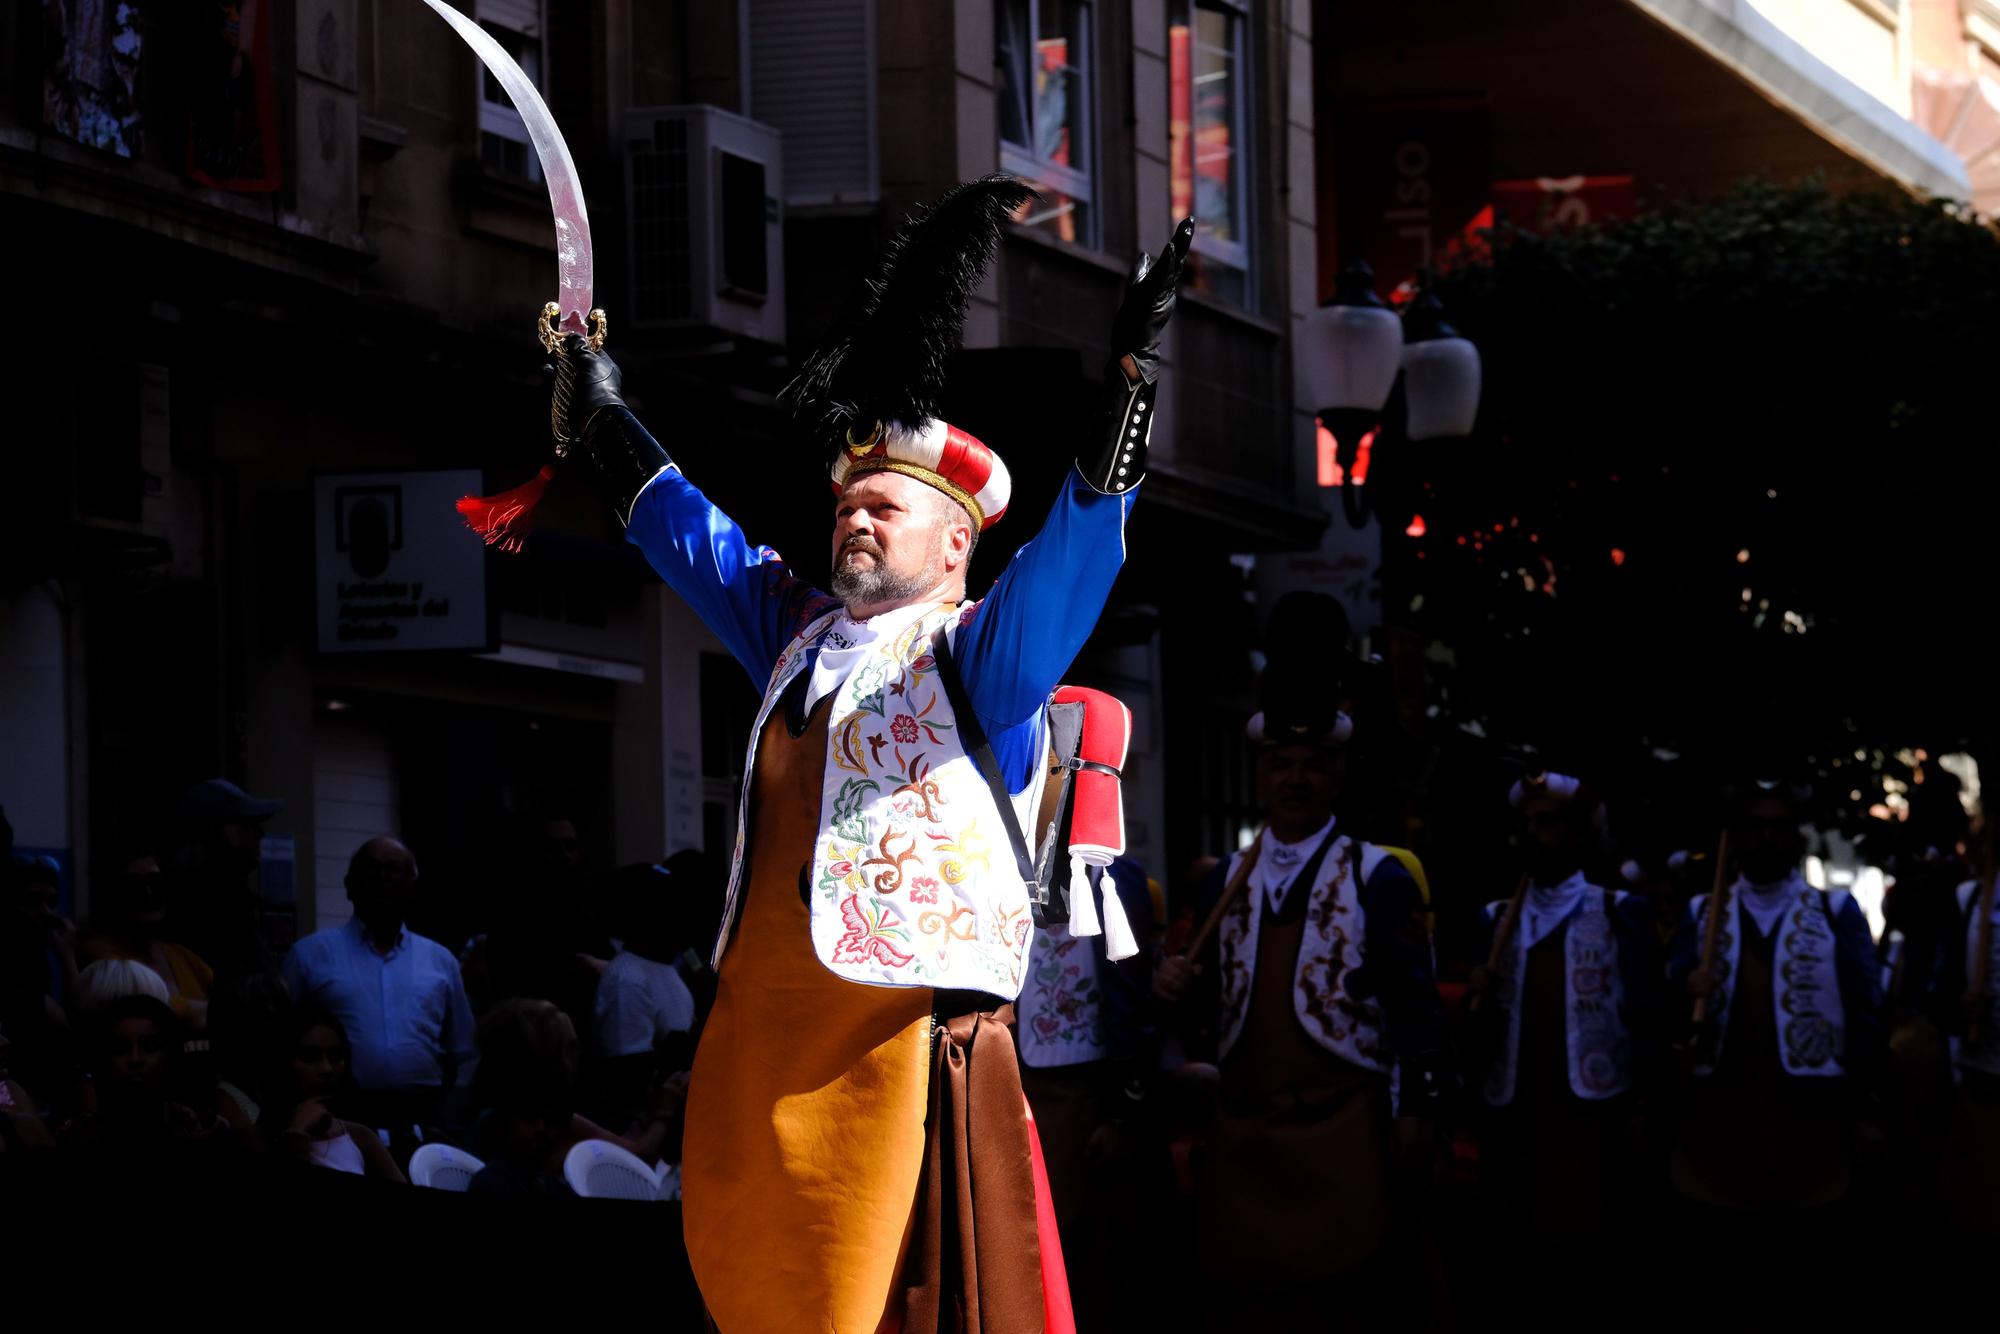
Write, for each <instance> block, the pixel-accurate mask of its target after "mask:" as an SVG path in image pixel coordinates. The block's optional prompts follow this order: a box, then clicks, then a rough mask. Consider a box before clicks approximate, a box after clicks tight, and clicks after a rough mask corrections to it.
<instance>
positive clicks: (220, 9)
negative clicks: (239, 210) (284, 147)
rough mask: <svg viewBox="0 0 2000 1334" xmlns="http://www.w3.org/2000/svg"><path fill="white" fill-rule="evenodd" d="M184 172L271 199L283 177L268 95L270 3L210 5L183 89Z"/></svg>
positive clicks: (240, 0) (249, 0) (241, 0)
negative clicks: (185, 124) (185, 93)
mask: <svg viewBox="0 0 2000 1334" xmlns="http://www.w3.org/2000/svg"><path fill="white" fill-rule="evenodd" d="M187 172H188V175H189V176H191V177H193V178H194V179H195V180H197V181H200V182H201V183H202V184H203V185H211V186H214V187H215V188H216V189H218V190H234V191H237V192H239V193H242V194H268V193H269V192H271V191H273V190H276V189H277V188H278V186H279V185H280V184H281V183H282V182H283V180H284V167H283V164H282V161H281V159H280V158H279V156H278V118H277V113H276V108H275V106H274V104H273V99H272V91H271V3H270V0H235V2H234V3H221V2H219V0H212V2H211V3H209V4H207V5H206V6H205V8H204V10H203V13H202V15H201V19H200V23H199V37H198V45H197V47H196V53H195V66H194V71H193V73H192V75H191V76H190V78H189V91H188V165H187Z"/></svg>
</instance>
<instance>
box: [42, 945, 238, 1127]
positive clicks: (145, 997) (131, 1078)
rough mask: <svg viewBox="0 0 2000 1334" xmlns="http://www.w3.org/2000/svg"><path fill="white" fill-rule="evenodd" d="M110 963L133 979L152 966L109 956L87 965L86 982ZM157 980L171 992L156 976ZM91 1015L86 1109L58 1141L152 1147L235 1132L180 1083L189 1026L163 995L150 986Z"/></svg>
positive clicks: (87, 1021) (86, 1027) (109, 1002)
mask: <svg viewBox="0 0 2000 1334" xmlns="http://www.w3.org/2000/svg"><path fill="white" fill-rule="evenodd" d="M107 966H112V967H116V968H119V969H121V970H131V971H130V972H125V973H123V974H122V975H123V976H126V977H129V978H132V979H134V980H137V979H139V978H140V976H141V975H142V974H144V973H149V972H150V971H151V970H149V969H147V968H145V966H144V965H142V964H134V963H127V962H124V961H122V960H117V961H106V962H105V963H102V964H95V965H92V968H87V969H85V970H84V974H85V980H86V983H87V982H88V980H89V974H90V973H91V971H92V969H95V968H105V967H107ZM105 976H107V977H108V976H114V975H113V974H106V975H105ZM152 981H153V984H154V986H155V987H157V988H158V989H160V990H164V984H162V983H160V981H159V978H158V977H157V976H154V977H153V979H152ZM86 991H87V987H86ZM87 1000H88V997H87ZM84 1013H85V1016H86V1018H85V1022H84V1052H85V1056H86V1064H87V1074H88V1079H89V1096H88V1097H86V1098H85V1099H84V1100H83V1103H82V1114H81V1115H80V1116H79V1117H78V1118H76V1119H74V1120H72V1121H70V1122H68V1123H67V1124H66V1125H65V1126H64V1127H63V1130H62V1133H61V1134H60V1135H59V1139H61V1140H62V1141H63V1142H65V1143H69V1144H82V1145H99V1146H103V1147H107V1148H118V1149H145V1148H149V1147H159V1146H162V1145H167V1144H183V1145H184V1144H195V1143H221V1142H225V1141H226V1140H227V1139H228V1138H229V1132H228V1127H227V1126H226V1125H224V1124H223V1122H222V1120H221V1119H220V1118H219V1117H217V1116H216V1115H215V1114H214V1112H213V1111H211V1110H207V1107H206V1100H204V1099H202V1098H199V1097H190V1096H189V1095H188V1090H187V1089H186V1088H185V1087H184V1086H183V1084H182V1082H181V1079H180V1074H181V1055H182V1050H181V1049H182V1043H183V1036H184V1030H183V1029H182V1027H181V1023H180V1021H179V1020H178V1019H176V1018H175V1017H174V1012H173V1010H172V1009H171V1008H169V1007H168V1005H167V1003H166V1001H165V1000H164V999H162V998H161V997H159V996H157V995H154V994H150V992H149V991H134V992H126V993H124V994H120V995H116V996H113V997H112V998H111V999H109V1000H107V1001H105V1002H104V1003H103V1004H102V1006H101V1007H95V1006H92V1007H90V1008H86V1010H85V1012H84Z"/></svg>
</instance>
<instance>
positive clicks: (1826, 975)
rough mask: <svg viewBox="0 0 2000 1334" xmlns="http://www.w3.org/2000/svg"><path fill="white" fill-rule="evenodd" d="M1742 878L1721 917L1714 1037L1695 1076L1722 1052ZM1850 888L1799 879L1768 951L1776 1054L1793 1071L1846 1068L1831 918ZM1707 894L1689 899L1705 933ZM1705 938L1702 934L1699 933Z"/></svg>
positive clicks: (1738, 942) (1739, 940)
mask: <svg viewBox="0 0 2000 1334" xmlns="http://www.w3.org/2000/svg"><path fill="white" fill-rule="evenodd" d="M1743 889H1744V883H1743V881H1741V880H1738V881H1737V882H1736V884H1735V885H1734V886H1733V887H1732V888H1731V889H1730V890H1729V891H1728V900H1729V906H1730V909H1731V910H1732V911H1730V912H1729V913H1728V915H1727V916H1725V917H1724V918H1723V921H1722V929H1721V933H1720V935H1719V936H1718V937H1717V939H1716V951H1715V957H1716V972H1717V979H1716V990H1715V995H1714V999H1713V1001H1712V1002H1711V1004H1712V1005H1713V1008H1714V1019H1715V1026H1716V1028H1715V1032H1716V1037H1715V1041H1714V1043H1713V1044H1711V1047H1710V1050H1709V1053H1708V1058H1707V1062H1706V1064H1699V1065H1696V1066H1695V1069H1694V1072H1695V1073H1696V1074H1697V1075H1706V1074H1712V1073H1714V1071H1715V1065H1716V1063H1717V1062H1718V1061H1720V1060H1721V1059H1722V1044H1723V1040H1724V1039H1725V1038H1726V1037H1727V1036H1728V1034H1729V1002H1730V999H1731V997H1732V995H1733V994H1734V992H1735V989H1736V972H1737V965H1738V963H1739V962H1740V961H1741V958H1742V953H1743V930H1744V918H1745V917H1746V916H1748V910H1747V909H1746V908H1744V906H1743ZM1846 898H1847V895H1846V894H1845V893H1843V892H1841V891H1838V890H1835V891H1832V892H1830V893H1824V894H1823V892H1822V891H1820V890H1817V889H1814V888H1813V887H1812V886H1810V885H1808V884H1806V883H1805V881H1804V880H1803V879H1800V880H1798V881H1797V887H1796V890H1795V892H1794V896H1793V900H1792V902H1791V903H1789V904H1787V905H1786V906H1785V911H1784V914H1783V915H1782V916H1780V917H1779V918H1778V923H1777V934H1778V941H1777V947H1776V949H1775V950H1774V952H1773V954H1772V957H1771V988H1772V997H1771V1000H1772V1005H1773V1008H1774V1009H1775V1010H1776V1012H1777V1015H1778V1059H1779V1061H1780V1062H1781V1063H1782V1064H1783V1066H1784V1068H1785V1073H1786V1074H1790V1075H1806V1076H1832V1075H1844V1074H1846V1073H1847V1066H1846V1064H1845V1063H1844V1060H1843V1057H1844V1054H1845V1052H1846V1050H1847V1012H1846V1010H1845V1008H1844V1007H1843V1006H1842V1005H1841V1002H1840V971H1839V967H1838V962H1837V951H1836V949H1835V940H1834V934H1833V918H1834V915H1835V914H1836V913H1837V912H1838V911H1839V910H1840V907H1841V905H1842V904H1843V903H1844V902H1845V901H1846ZM1708 900H1709V896H1708V895H1706V894H1698V895H1696V896H1695V898H1694V901H1693V902H1692V903H1690V904H1689V905H1688V910H1689V911H1690V912H1691V913H1692V914H1693V915H1694V919H1695V926H1696V930H1697V932H1705V931H1706V930H1707V922H1708ZM1701 938H1702V937H1701V936H1700V935H1699V934H1698V935H1697V936H1696V939H1701Z"/></svg>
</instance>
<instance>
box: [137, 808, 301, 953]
mask: <svg viewBox="0 0 2000 1334" xmlns="http://www.w3.org/2000/svg"><path fill="white" fill-rule="evenodd" d="M284 808H285V803H284V802H283V801H282V800H280V799H278V798H275V797H253V796H251V795H250V794H249V793H247V792H245V791H244V790H243V789H242V788H240V787H238V786H236V784H234V783H232V782H230V781H229V780H228V779H226V778H208V779H204V780H202V781H201V782H199V783H196V784H194V785H192V786H191V787H189V788H188V789H187V790H186V791H185V792H183V793H181V797H180V801H179V802H178V803H177V804H176V806H175V808H174V831H175V836H176V838H177V839H178V840H179V846H178V847H176V848H175V849H174V850H173V852H172V853H171V855H170V856H169V857H168V859H167V866H166V870H167V874H168V890H169V895H168V898H169V913H170V916H171V917H172V919H173V922H174V930H175V933H176V934H175V939H177V940H178V941H179V942H180V943H181V944H184V945H186V946H187V947H188V948H190V949H192V950H193V951H194V952H195V953H196V954H199V955H200V956H201V957H202V958H204V959H206V960H207V961H208V962H209V964H210V966H212V967H213V968H214V969H215V971H216V973H217V975H218V976H222V977H226V978H234V977H238V976H241V975H242V974H244V973H252V972H259V971H268V970H267V969H266V968H265V967H264V965H265V963H266V962H275V961H267V960H265V958H264V957H263V950H262V946H261V939H260V932H259V922H258V917H257V913H258V907H259V898H258V892H257V883H256V875H257V868H258V867H259V866H260V865H261V864H262V861H263V858H262V853H261V845H262V843H263V838H264V824H265V822H266V821H268V820H269V819H270V818H271V817H272V816H274V815H276V814H277V813H278V812H279V811H281V810H283V809H284Z"/></svg>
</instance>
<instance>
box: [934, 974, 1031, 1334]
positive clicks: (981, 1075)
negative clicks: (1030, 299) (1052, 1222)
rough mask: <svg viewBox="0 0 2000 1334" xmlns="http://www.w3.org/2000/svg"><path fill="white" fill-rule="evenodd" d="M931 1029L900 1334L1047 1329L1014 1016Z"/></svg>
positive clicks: (1017, 1333)
mask: <svg viewBox="0 0 2000 1334" xmlns="http://www.w3.org/2000/svg"><path fill="white" fill-rule="evenodd" d="M1011 1008H1012V1007H1011V1006H1003V1007H1001V1009H1000V1010H999V1011H997V1012H995V1013H990V1014H968V1015H961V1016H959V1017H958V1018H956V1019H952V1020H951V1021H949V1022H948V1023H946V1024H945V1025H943V1026H941V1027H940V1028H938V1029H937V1030H936V1031H935V1042H936V1056H935V1061H934V1064H933V1067H932V1071H931V1102H930V1117H929V1126H928V1129H929V1134H928V1136H927V1137H926V1142H925V1145H924V1168H923V1179H922V1182H921V1184H920V1185H919V1187H918V1189H917V1216H916V1219H915V1222H914V1224H913V1225H912V1237H911V1240H910V1254H909V1261H908V1266H907V1268H906V1269H905V1271H904V1280H905V1284H906V1287H905V1304H904V1312H905V1313H904V1316H903V1330H904V1334H1040V1332H1041V1331H1042V1330H1043V1329H1044V1318H1043V1317H1044V1306H1043V1298H1042V1266H1041V1246H1040V1240H1039V1235H1038V1228H1037V1225H1036V1219H1035V1170H1034V1157H1033V1149H1032V1148H1031V1147H1030V1145H1029V1140H1028V1134H1029V1130H1028V1120H1027V1103H1026V1101H1025V1099H1024V1098H1023V1097H1022V1095H1021V1073H1020V1067H1019V1066H1018V1065H1017V1064H1016V1062H1015V1056H1014V1039H1013V1035H1012V1034H1010V1033H1009V1032H1008V1031H1007V1022H1008V1019H1009V1015H1008V1011H1009V1010H1011Z"/></svg>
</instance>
